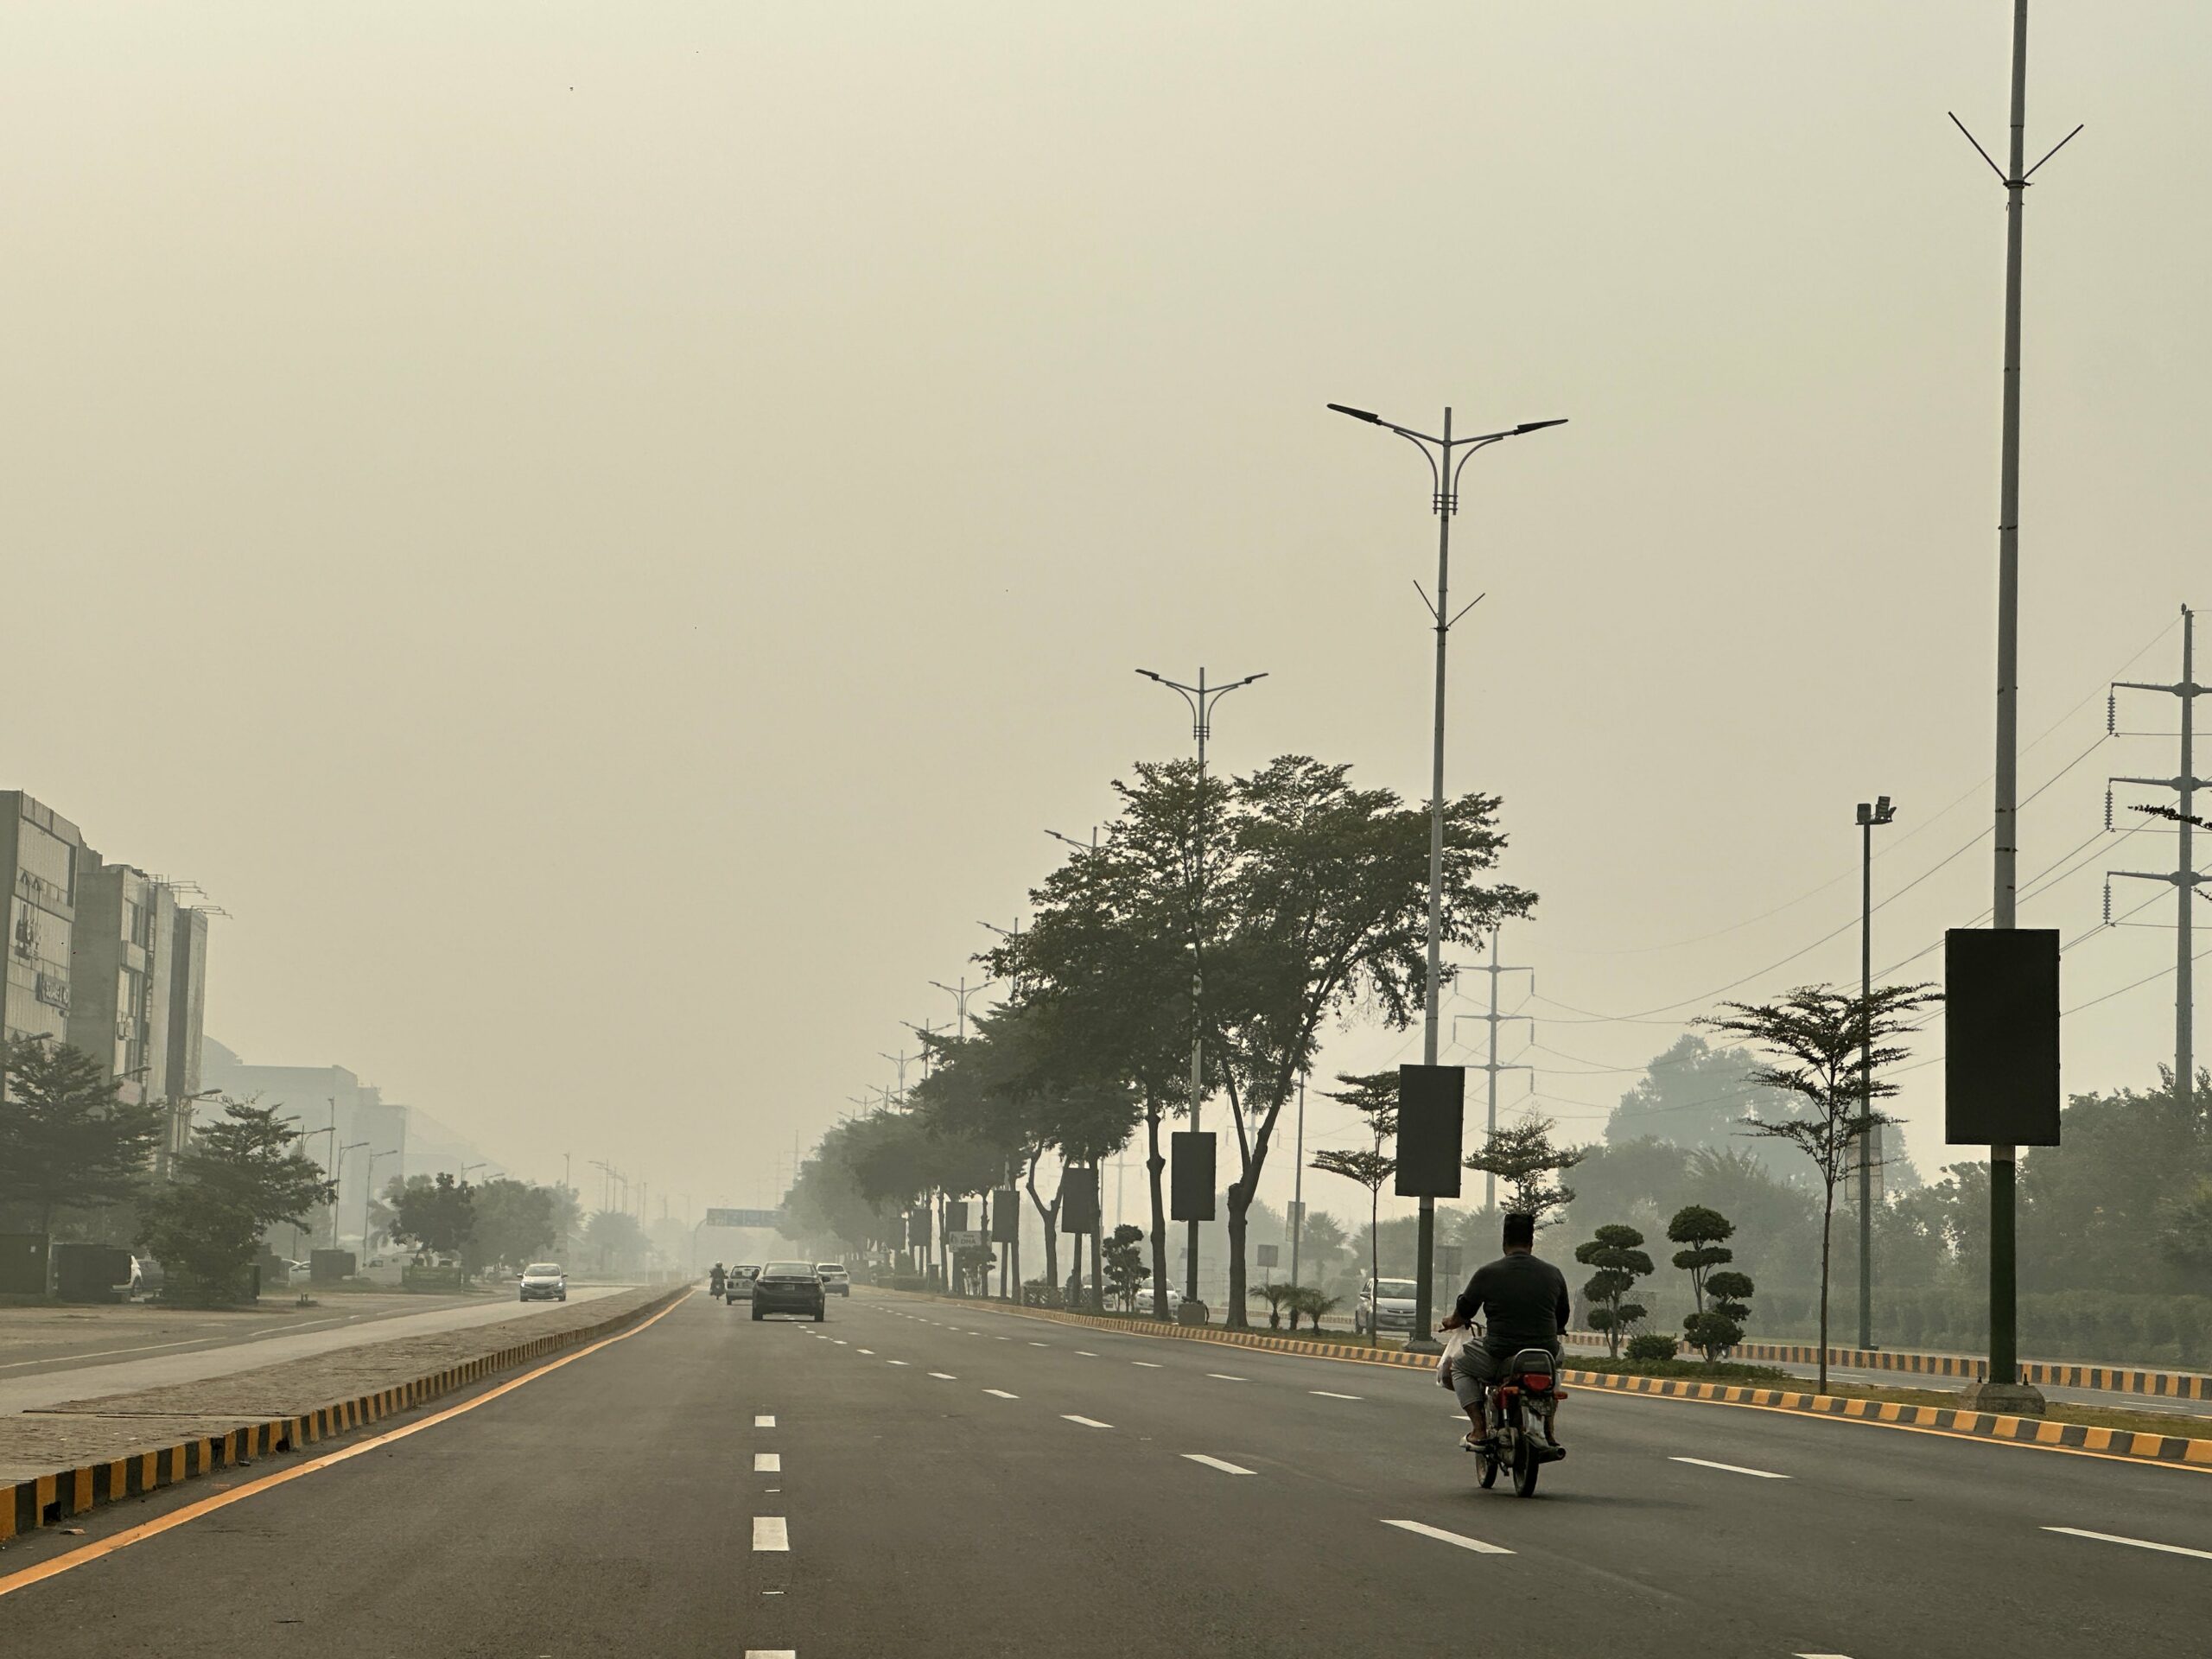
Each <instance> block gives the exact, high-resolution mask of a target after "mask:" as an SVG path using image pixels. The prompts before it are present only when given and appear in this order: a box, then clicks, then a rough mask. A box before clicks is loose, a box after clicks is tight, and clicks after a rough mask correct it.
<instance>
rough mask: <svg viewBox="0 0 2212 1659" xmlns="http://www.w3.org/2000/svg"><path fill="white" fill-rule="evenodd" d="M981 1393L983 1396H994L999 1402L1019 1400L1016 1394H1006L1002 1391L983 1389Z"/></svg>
mask: <svg viewBox="0 0 2212 1659" xmlns="http://www.w3.org/2000/svg"><path fill="white" fill-rule="evenodd" d="M983 1392H984V1393H985V1394H988V1395H995V1396H996V1397H997V1398H999V1399H1001V1400H1019V1399H1020V1398H1021V1396H1020V1395H1018V1394H1008V1393H1007V1391H1006V1390H1005V1389H984V1390H983Z"/></svg>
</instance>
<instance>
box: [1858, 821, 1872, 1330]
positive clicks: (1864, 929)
mask: <svg viewBox="0 0 2212 1659" xmlns="http://www.w3.org/2000/svg"><path fill="white" fill-rule="evenodd" d="M1873 996H1874V820H1873V817H1872V815H1871V814H1869V815H1867V816H1865V817H1861V818H1860V819H1859V1346H1860V1347H1861V1348H1872V1346H1873V1345H1874V1273H1873V1258H1874V1159H1873V1150H1874V1149H1873V1146H1872V1141H1871V1140H1870V1138H1869V1137H1871V1136H1872V1134H1873V1132H1874V1131H1873V1125H1872V1123H1870V1122H1867V1121H1866V1120H1867V1119H1868V1118H1870V1117H1871V1116H1872V1115H1873V1110H1874V1022H1873V1014H1872V1001H1873Z"/></svg>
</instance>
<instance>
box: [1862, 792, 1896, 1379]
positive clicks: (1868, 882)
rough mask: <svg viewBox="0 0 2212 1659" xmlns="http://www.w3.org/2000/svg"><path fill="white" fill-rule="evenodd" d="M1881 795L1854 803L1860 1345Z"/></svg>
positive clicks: (1868, 1281)
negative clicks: (1876, 853)
mask: <svg viewBox="0 0 2212 1659" xmlns="http://www.w3.org/2000/svg"><path fill="white" fill-rule="evenodd" d="M1896 818H1897V808H1895V807H1894V806H1891V804H1890V798H1889V797H1888V796H1886V795H1884V796H1881V797H1879V798H1878V799H1877V800H1876V801H1875V802H1874V804H1872V806H1869V805H1868V804H1866V802H1864V801H1861V802H1859V1346H1860V1347H1861V1348H1872V1346H1873V1345H1874V1271H1873V1265H1872V1264H1873V1256H1874V1122H1873V1118H1874V1027H1873V1012H1872V1004H1873V1000H1874V831H1875V830H1877V829H1880V828H1881V827H1882V826H1883V825H1884V824H1886V823H1894V822H1895V821H1896Z"/></svg>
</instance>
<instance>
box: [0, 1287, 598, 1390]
mask: <svg viewBox="0 0 2212 1659" xmlns="http://www.w3.org/2000/svg"><path fill="white" fill-rule="evenodd" d="M628 1288H629V1287H628V1286H626V1285H571V1286H570V1287H569V1300H570V1301H571V1302H586V1301H590V1300H593V1299H594V1298H596V1297H600V1296H608V1295H612V1294H614V1293H615V1292H616V1291H618V1290H626V1289H628ZM352 1300H353V1299H352V1298H351V1297H338V1296H333V1297H330V1298H328V1299H327V1300H325V1301H324V1302H323V1304H322V1305H321V1306H319V1307H314V1308H303V1309H301V1310H299V1316H298V1317H296V1318H295V1317H293V1316H292V1311H291V1310H289V1309H287V1310H284V1311H283V1312H282V1313H206V1314H193V1313H182V1312H175V1313H164V1312H162V1311H161V1310H159V1309H155V1308H147V1309H137V1308H129V1307H107V1308H99V1309H95V1310H86V1312H87V1313H91V1314H92V1315H93V1316H94V1317H92V1319H89V1320H87V1322H86V1323H85V1324H84V1325H82V1326H81V1327H78V1328H73V1327H72V1326H71V1325H69V1324H67V1323H66V1322H64V1321H66V1320H67V1315H66V1314H63V1315H61V1316H60V1318H59V1319H57V1318H56V1317H55V1316H54V1313H52V1312H51V1311H50V1310H47V1309H42V1308H41V1309H22V1310H17V1309H0V1414H5V1413H9V1412H17V1411H32V1410H35V1409H37V1408H40V1407H42V1406H52V1405H58V1404H60V1402H62V1401H64V1400H81V1399H84V1398H86V1397H87V1396H89V1395H102V1394H121V1393H124V1392H126V1391H129V1390H131V1389H151V1388H160V1387H162V1386H164V1385H166V1384H168V1383H196V1382H199V1381H200V1380H201V1379H203V1378H206V1377H210V1376H228V1375H229V1374H230V1373H232V1371H243V1370H252V1369H253V1368H255V1367H257V1366H261V1365H275V1364H277V1363H280V1362H282V1361H283V1360H288V1359H302V1358H305V1357H308V1355H310V1354H321V1353H327V1352H329V1351H331V1350H333V1349H336V1348H351V1347H354V1346H357V1345H359V1344H362V1343H365V1342H387V1341H390V1340H391V1339H392V1338H397V1337H411V1336H418V1335H421V1334H423V1332H431V1331H453V1330H460V1329H463V1328H466V1327H467V1326H471V1325H490V1324H493V1323H496V1322H497V1321H499V1320H500V1319H513V1318H515V1317H516V1316H517V1315H518V1314H521V1313H536V1312H537V1311H539V1310H541V1309H543V1308H545V1307H548V1306H557V1304H554V1303H547V1302H531V1303H528V1304H523V1303H520V1302H518V1301H517V1300H516V1299H515V1298H514V1296H512V1294H509V1295H505V1296H468V1297H440V1298H438V1299H437V1300H435V1302H434V1303H432V1304H431V1305H430V1306H427V1307H426V1306H424V1305H423V1300H424V1299H423V1298H421V1297H406V1296H404V1295H401V1296H392V1297H382V1296H379V1297H376V1298H374V1299H372V1300H371V1305H370V1306H365V1307H357V1306H352V1305H351V1303H352ZM365 1300H366V1299H365ZM134 1316H136V1317H134Z"/></svg>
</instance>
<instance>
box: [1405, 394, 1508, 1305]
mask: <svg viewBox="0 0 2212 1659" xmlns="http://www.w3.org/2000/svg"><path fill="white" fill-rule="evenodd" d="M1452 482H1453V480H1452V406H1451V405H1450V404H1446V405H1445V407H1444V471H1443V474H1442V476H1441V477H1440V480H1439V481H1438V486H1437V495H1436V717H1435V721H1434V728H1435V729H1434V731H1433V734H1432V738H1431V742H1430V748H1429V789H1428V983H1427V987H1426V988H1425V993H1426V994H1425V995H1423V997H1422V999H1421V1064H1422V1065H1435V1064H1436V1062H1437V1053H1438V1050H1439V1046H1440V1037H1441V1036H1442V1033H1441V1032H1440V1030H1439V1029H1438V1024H1439V1022H1438V1020H1437V1010H1438V1008H1439V1007H1440V1006H1441V995H1442V987H1441V986H1440V984H1439V983H1438V982H1439V980H1440V978H1441V977H1442V972H1443V963H1444V666H1445V652H1446V647H1447V646H1448V645H1450V643H1451V639H1452V592H1451V582H1452V495H1453V494H1454V492H1453V490H1452ZM1491 984H1492V985H1496V984H1497V981H1496V980H1492V981H1491ZM1491 1029H1492V1031H1493V1032H1495V1031H1496V1029H1497V1027H1491ZM1491 1058H1493V1059H1495V1058H1497V1057H1496V1056H1495V1055H1493V1056H1491ZM1496 1079H1497V1074H1496V1073H1495V1072H1493V1073H1491V1080H1492V1082H1493V1083H1495V1081H1496ZM1435 1259H1436V1200H1435V1199H1434V1198H1433V1197H1431V1196H1429V1195H1428V1194H1427V1193H1423V1194H1422V1195H1421V1217H1420V1220H1419V1223H1418V1224H1417V1230H1416V1234H1415V1237H1414V1265H1415V1268H1416V1271H1415V1273H1414V1328H1413V1332H1412V1334H1411V1335H1410V1336H1409V1337H1408V1338H1407V1339H1406V1346H1407V1347H1408V1348H1427V1347H1429V1346H1431V1345H1433V1343H1434V1338H1432V1337H1431V1336H1430V1335H1429V1332H1430V1331H1431V1330H1432V1329H1433V1327H1434V1325H1435V1323H1436V1319H1435V1287H1434V1284H1433V1279H1434V1274H1432V1273H1431V1271H1430V1269H1429V1264H1430V1263H1431V1262H1433V1261H1434V1260H1435Z"/></svg>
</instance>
